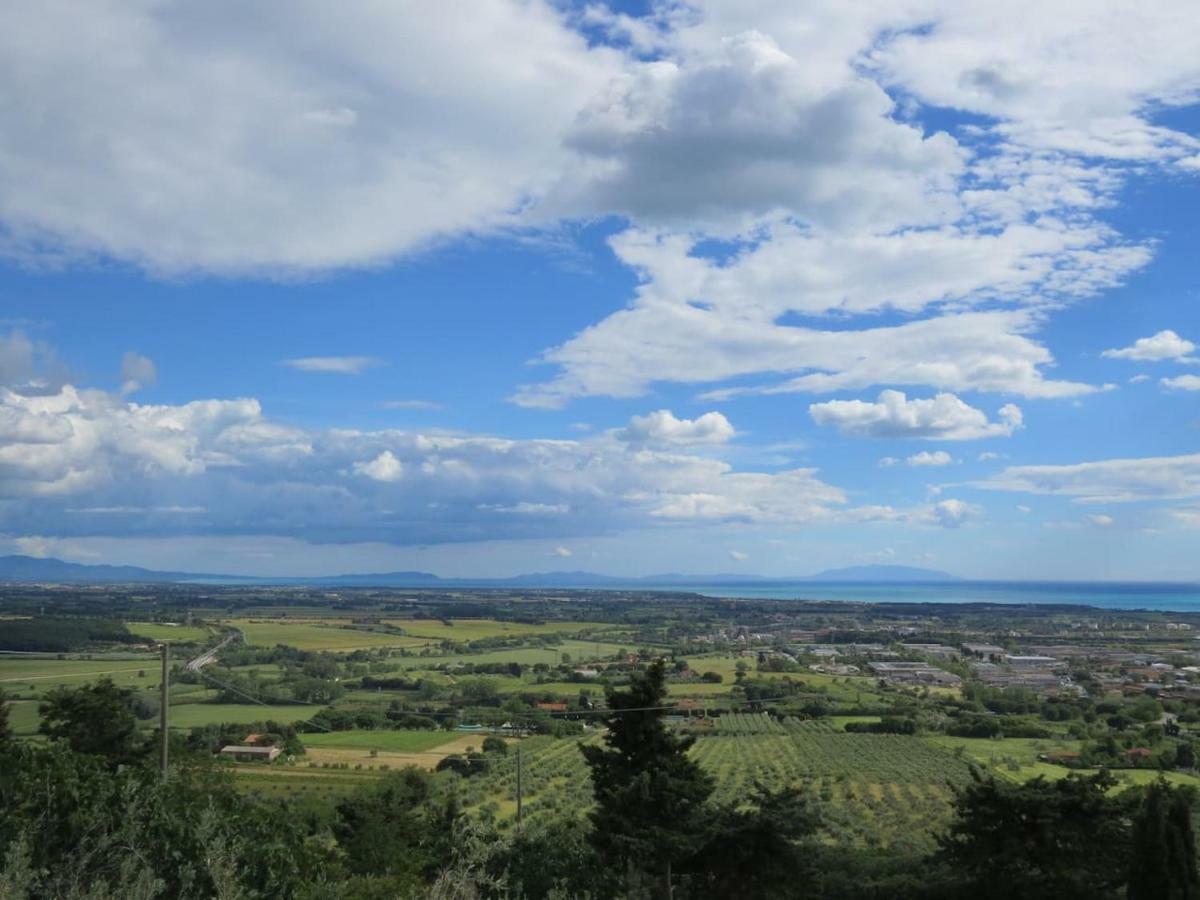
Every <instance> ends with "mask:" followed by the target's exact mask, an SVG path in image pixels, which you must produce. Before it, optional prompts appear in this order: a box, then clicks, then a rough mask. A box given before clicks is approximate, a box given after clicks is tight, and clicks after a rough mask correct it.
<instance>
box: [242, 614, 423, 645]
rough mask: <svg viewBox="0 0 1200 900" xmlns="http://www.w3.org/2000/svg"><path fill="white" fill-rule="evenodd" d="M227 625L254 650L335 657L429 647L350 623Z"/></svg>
mask: <svg viewBox="0 0 1200 900" xmlns="http://www.w3.org/2000/svg"><path fill="white" fill-rule="evenodd" d="M227 624H229V625H232V626H233V627H234V628H237V629H239V630H240V631H241V632H242V634H243V635H245V637H246V643H248V644H250V645H251V646H254V647H274V646H275V645H276V644H286V645H287V646H289V647H295V648H296V649H297V650H328V651H330V652H333V653H348V652H350V651H352V650H370V649H373V648H375V647H407V648H413V647H423V646H425V645H426V644H428V643H429V641H428V640H427V639H425V638H415V637H409V636H406V635H398V634H387V633H385V632H379V631H367V630H365V629H361V628H349V627H346V626H348V625H349V620H345V619H343V620H335V619H330V620H326V621H309V622H285V621H280V620H277V619H274V620H266V619H233V620H231V621H229V622H228V623H227Z"/></svg>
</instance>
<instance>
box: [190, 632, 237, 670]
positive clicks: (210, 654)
mask: <svg viewBox="0 0 1200 900" xmlns="http://www.w3.org/2000/svg"><path fill="white" fill-rule="evenodd" d="M239 637H241V635H240V634H239V633H238V632H236V631H235V632H233V633H231V634H230V635H229V636H228V637H226V638H225V640H223V641H221V643H219V644H217V646H215V647H213V648H211V649H209V650H205V651H204V652H203V653H201V654H200V655H199V656H197V657H196V658H195V659H193V660H192V661H191V662H189V663H188V664H187V665H186V666H185V668H186V669H189V670H190V671H192V672H197V671H199V670H200V669H203V668H204V667H205V666H207V665H208V664H209V663H211V662H212V661H213V660H215V659H216V658H217V654H218V653H220V652H221V651H222V650H224V649H225V646H226V645H227V644H229V643H230V642H231V641H235V640H237V639H238V638H239Z"/></svg>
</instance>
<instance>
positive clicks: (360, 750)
mask: <svg viewBox="0 0 1200 900" xmlns="http://www.w3.org/2000/svg"><path fill="white" fill-rule="evenodd" d="M486 736H487V735H483V734H468V735H463V736H462V737H456V738H453V739H452V740H449V741H447V742H446V743H444V744H439V745H438V746H437V747H434V748H432V749H430V750H417V751H413V752H407V753H406V752H399V751H393V750H379V751H377V754H376V755H375V756H372V755H371V751H370V749H369V748H367V747H313V746H307V745H306V747H305V754H304V756H303V757H301V758H300V760H299V761H298V765H302V764H303V763H306V762H315V763H317V764H318V765H320V764H321V763H330V764H331V765H332V764H336V763H347V764H349V765H351V766H355V765H360V764H361V765H362V766H363V767H364V768H365V767H366V766H375V767H379V766H381V765H387V766H390V767H391V768H393V769H400V768H403V767H404V766H417V767H418V768H421V769H430V770H432V769H434V768H435V767H436V766H437V764H438V763H439V762H441V761H442V760H443V759H445V758H446V757H447V756H450V755H452V754H455V753H466V752H467V751H468V750H479V748H480V746H481V745H482V744H483V739H484V738H485V737H486ZM300 740H301V741H303V740H304V736H302V737H301V738H300Z"/></svg>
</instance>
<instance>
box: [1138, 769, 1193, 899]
mask: <svg viewBox="0 0 1200 900" xmlns="http://www.w3.org/2000/svg"><path fill="white" fill-rule="evenodd" d="M1130 860H1131V861H1130V867H1129V886H1128V892H1127V895H1126V896H1127V897H1128V898H1129V900H1194V898H1196V897H1200V875H1198V874H1197V871H1196V838H1195V835H1194V834H1193V832H1192V797H1191V796H1190V792H1189V791H1187V790H1185V789H1183V788H1172V787H1171V786H1170V785H1169V784H1167V783H1166V782H1165V781H1162V780H1159V781H1157V782H1155V783H1154V784H1152V785H1150V787H1149V788H1148V789H1147V791H1146V796H1145V799H1144V800H1143V801H1142V805H1141V808H1140V809H1139V810H1138V811H1137V814H1136V815H1135V816H1134V820H1133V850H1132V853H1131V855H1130Z"/></svg>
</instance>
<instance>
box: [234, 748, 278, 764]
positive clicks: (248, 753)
mask: <svg viewBox="0 0 1200 900" xmlns="http://www.w3.org/2000/svg"><path fill="white" fill-rule="evenodd" d="M282 752H283V751H282V750H280V749H279V748H278V747H274V746H271V747H260V746H255V745H253V744H250V745H246V744H230V745H229V746H227V747H222V748H221V755H222V756H226V757H232V758H233V759H236V760H237V761H238V762H255V761H262V762H274V761H275V760H276V759H277V758H278V757H279V754H280V753H282Z"/></svg>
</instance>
